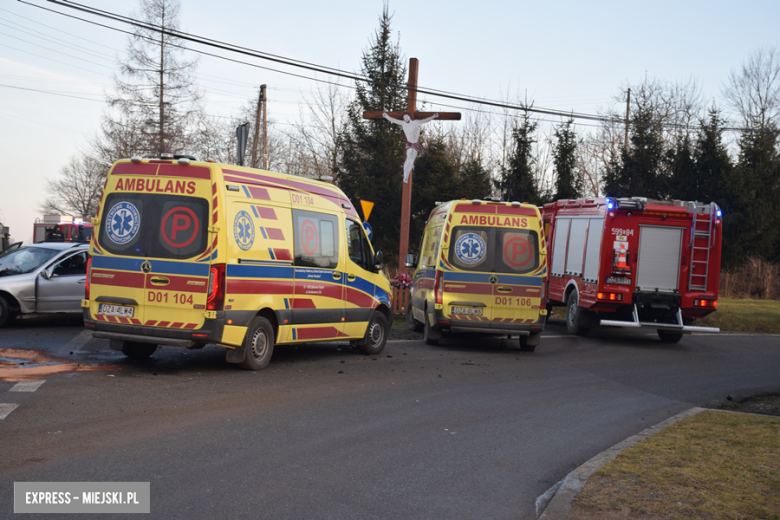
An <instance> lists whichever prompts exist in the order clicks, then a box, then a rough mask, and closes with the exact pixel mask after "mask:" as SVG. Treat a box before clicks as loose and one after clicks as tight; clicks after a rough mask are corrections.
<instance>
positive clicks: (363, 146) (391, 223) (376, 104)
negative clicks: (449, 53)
mask: <svg viewBox="0 0 780 520" xmlns="http://www.w3.org/2000/svg"><path fill="white" fill-rule="evenodd" d="M391 21H392V17H391V16H390V14H389V12H388V6H387V4H385V6H384V9H383V11H382V16H381V17H380V19H379V28H378V29H377V30H376V32H375V34H374V39H373V41H372V42H371V45H370V47H369V48H368V49H367V50H365V51H364V52H363V58H362V65H361V74H362V75H363V76H366V77H367V78H369V82H357V94H356V97H355V99H354V100H353V101H352V103H351V104H350V106H349V109H348V116H347V119H348V122H347V127H346V129H345V131H344V135H343V139H342V140H341V146H342V154H341V164H340V165H339V169H338V175H337V179H338V184H339V187H340V188H341V189H342V190H344V193H345V194H346V195H347V196H348V197H349V198H350V199H351V200H353V201H355V202H357V200H359V199H364V200H370V201H372V202H375V203H376V206H375V207H374V210H373V212H372V214H371V226H372V227H373V230H374V238H373V245H374V248H375V249H382V250H383V251H384V252H385V253H386V256H385V259H386V262H387V263H388V264H389V265H392V262H391V260H392V254H393V252H396V254H397V250H398V238H399V236H400V225H401V222H400V214H401V191H402V184H403V169H402V165H403V163H404V157H405V149H404V134H403V129H402V128H401V127H400V126H399V125H393V124H390V123H388V122H387V121H384V120H364V119H363V111H369V110H382V111H388V112H389V111H403V110H406V89H404V88H400V87H399V85H405V76H406V67H405V66H404V64H403V58H402V56H401V55H400V50H399V47H398V44H393V43H392V41H391V34H392V33H391V30H390V23H391Z"/></svg>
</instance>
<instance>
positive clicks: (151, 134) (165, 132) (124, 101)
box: [108, 0, 201, 156]
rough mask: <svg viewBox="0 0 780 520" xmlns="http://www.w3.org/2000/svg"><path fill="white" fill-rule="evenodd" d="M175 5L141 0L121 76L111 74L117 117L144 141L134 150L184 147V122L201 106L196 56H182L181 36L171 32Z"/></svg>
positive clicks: (186, 138)
mask: <svg viewBox="0 0 780 520" xmlns="http://www.w3.org/2000/svg"><path fill="white" fill-rule="evenodd" d="M179 9H180V5H179V2H178V0H141V14H140V19H141V20H142V21H143V22H144V23H145V26H143V27H138V26H135V28H134V32H133V35H132V36H131V37H130V41H129V42H128V48H127V54H128V57H127V60H126V61H124V62H122V63H120V70H121V74H122V76H123V77H125V78H126V80H123V79H120V77H118V76H117V77H115V78H114V81H115V84H116V90H117V94H116V95H115V96H109V97H108V103H109V106H110V107H112V108H115V109H117V110H118V111H119V113H120V114H121V116H120V117H121V119H122V120H124V121H126V122H127V121H132V122H133V126H134V127H136V128H137V129H138V130H139V133H140V135H141V136H142V137H143V140H142V145H143V147H142V149H141V150H138V151H137V152H140V153H142V154H143V155H148V156H159V154H161V153H163V152H184V151H186V150H187V148H188V146H189V145H190V143H191V140H190V132H191V128H190V126H191V125H189V124H188V122H189V121H191V120H195V119H197V118H196V117H193V116H195V115H196V114H197V113H198V112H199V110H200V109H199V101H200V98H201V94H200V92H199V91H198V90H197V88H196V87H195V83H194V79H193V74H194V71H195V67H196V64H197V61H196V60H195V61H183V60H181V58H180V57H179V55H180V54H181V52H182V50H183V47H182V41H181V39H179V38H177V37H175V36H173V35H171V34H170V31H176V30H178V27H179V22H178V20H179Z"/></svg>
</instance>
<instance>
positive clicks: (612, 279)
mask: <svg viewBox="0 0 780 520" xmlns="http://www.w3.org/2000/svg"><path fill="white" fill-rule="evenodd" d="M607 283H616V284H618V285H631V278H615V277H612V276H610V277H609V278H607Z"/></svg>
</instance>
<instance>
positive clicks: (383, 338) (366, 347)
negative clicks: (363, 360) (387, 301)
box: [357, 311, 388, 356]
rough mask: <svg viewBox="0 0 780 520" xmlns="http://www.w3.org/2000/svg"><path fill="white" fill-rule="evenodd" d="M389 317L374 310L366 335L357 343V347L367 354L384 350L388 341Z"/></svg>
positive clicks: (371, 354) (375, 353) (374, 353)
mask: <svg viewBox="0 0 780 520" xmlns="http://www.w3.org/2000/svg"><path fill="white" fill-rule="evenodd" d="M387 332H388V327H387V318H385V315H384V314H382V313H381V312H379V311H374V312H373V314H372V315H371V321H369V322H368V328H366V335H365V337H364V338H363V339H362V340H360V341H359V342H358V343H357V349H358V350H359V351H360V352H362V353H363V354H365V355H367V356H375V355H377V354H379V353H380V352H382V349H383V348H385V343H387Z"/></svg>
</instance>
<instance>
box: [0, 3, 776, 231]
mask: <svg viewBox="0 0 780 520" xmlns="http://www.w3.org/2000/svg"><path fill="white" fill-rule="evenodd" d="M79 1H80V3H82V4H84V5H88V6H91V7H96V8H100V9H104V10H107V11H111V12H114V13H117V14H121V15H126V16H132V15H133V14H137V13H138V12H139V2H137V1H135V0H124V1H121V2H120V1H105V0H104V1H98V0H79ZM25 2H27V3H24V2H20V1H17V0H2V1H0V157H2V158H3V159H4V162H5V164H4V165H3V167H2V168H0V222H2V223H3V224H4V225H5V226H9V227H10V228H11V234H12V236H13V237H14V238H15V239H16V240H23V241H25V242H26V243H27V242H29V241H30V240H31V238H32V224H33V222H34V220H35V218H39V217H42V216H43V215H42V214H41V213H40V211H39V209H38V207H39V206H40V204H41V203H42V202H43V200H44V199H45V198H46V193H45V191H44V187H45V185H46V180H47V179H54V178H56V177H57V176H58V174H59V172H60V171H61V169H62V168H63V166H65V165H66V164H67V162H68V160H69V159H70V158H71V157H72V156H74V155H77V154H78V153H79V151H80V150H84V149H86V145H87V142H88V139H89V138H90V136H92V135H94V134H95V133H96V132H97V131H98V129H99V125H100V119H101V116H102V115H103V114H104V112H105V107H106V105H105V101H104V99H105V93H106V92H109V91H111V90H112V88H113V78H114V76H115V74H117V73H118V61H119V59H121V58H122V57H123V56H124V52H125V50H126V47H127V35H126V34H123V33H120V32H118V31H114V30H111V29H106V28H102V27H98V26H95V25H92V24H89V23H87V22H84V21H80V20H76V19H72V18H68V17H66V16H63V15H60V14H56V13H53V12H50V11H45V10H43V9H40V8H39V7H44V8H47V9H52V10H55V11H60V12H62V13H67V14H71V15H79V16H83V17H84V18H86V19H89V20H92V21H97V22H101V23H104V22H105V21H104V20H101V19H98V18H95V17H92V16H90V15H80V14H79V13H78V12H75V11H73V10H72V9H69V8H66V7H60V6H58V5H56V4H53V3H51V2H47V1H46V0H25ZM181 4H182V5H181V20H180V27H181V29H182V30H183V31H186V32H189V33H193V34H197V35H199V36H203V37H207V38H212V39H215V40H221V41H225V42H229V43H232V44H236V45H240V46H244V47H248V48H252V49H256V50H259V51H263V52H267V53H271V54H276V55H280V56H284V57H286V58H291V59H296V60H302V61H307V62H310V63H315V64H317V65H322V66H327V67H335V68H339V69H342V70H345V71H350V72H357V71H359V68H360V59H361V55H362V52H363V51H364V50H366V49H367V48H368V46H369V44H370V42H371V38H372V36H373V34H374V33H375V31H376V30H377V28H378V26H379V17H380V15H381V12H382V6H383V3H382V0H341V1H338V2H322V1H315V0H298V1H296V0H288V1H287V2H264V1H255V2H247V1H240V2H239V1H234V0H222V1H221V2H213V1H209V0H182V2H181ZM36 6H39V7H36ZM389 10H390V13H391V14H392V15H393V20H392V26H391V27H392V30H393V32H394V34H395V37H396V38H398V39H399V41H400V47H401V52H402V53H403V55H404V56H405V57H406V59H407V60H408V58H411V57H415V58H418V59H419V60H420V65H419V85H420V87H428V88H432V89H438V90H444V91H449V92H455V93H458V94H464V95H467V96H476V97H484V98H490V99H501V98H506V97H507V96H509V97H510V98H513V99H522V98H527V99H528V101H533V103H534V106H536V107H541V108H550V109H555V110H563V111H574V112H580V113H588V114H596V113H597V112H598V111H599V110H604V109H606V108H608V107H610V106H611V105H612V104H613V103H615V99H616V98H617V97H619V96H621V92H624V90H625V87H626V86H627V85H636V84H639V83H641V82H642V81H643V80H644V78H646V77H647V78H657V79H659V80H662V81H670V82H685V81H688V80H690V79H694V80H696V82H697V84H698V85H699V86H700V88H701V90H702V92H703V94H704V96H705V98H706V99H707V100H708V101H709V100H713V101H715V102H716V103H717V104H718V105H723V104H724V103H723V98H722V90H723V87H724V84H725V82H726V81H727V79H728V75H729V73H730V72H731V71H735V70H737V69H738V68H739V67H740V65H741V64H742V63H743V62H745V61H746V60H747V59H748V58H749V56H750V55H751V53H754V52H756V51H757V50H759V49H761V48H767V47H772V46H779V45H780V37H778V33H777V29H776V25H777V20H779V19H780V2H778V1H777V0H773V1H769V0H767V1H764V0H759V1H747V2H740V3H736V2H725V1H712V0H711V1H703V0H702V1H682V2H681V1H679V0H676V1H665V0H661V1H656V2H652V3H651V2H625V1H623V2H618V1H606V0H604V1H601V0H591V1H589V2H573V1H572V2H538V1H534V2H527V1H517V0H515V1H512V2H508V1H506V0H481V1H479V2H465V1H461V0H427V1H425V2H421V1H419V0H390V1H389ZM111 25H113V26H115V27H118V28H121V29H123V30H127V29H128V26H122V25H120V24H116V23H111ZM199 48H200V47H199ZM204 50H209V51H211V50H210V49H205V48H204ZM223 54H225V55H227V56H231V57H236V56H233V55H230V54H229V53H223ZM192 56H194V54H193V55H189V56H185V58H190V57H192ZM239 59H241V60H245V61H248V62H251V63H253V64H256V65H259V66H261V67H268V68H271V69H276V70H264V69H261V68H257V67H251V66H247V65H240V64H236V63H230V62H227V61H224V60H220V59H217V58H210V57H201V58H200V62H199V65H198V68H197V74H196V76H197V78H198V84H199V86H200V87H201V88H202V89H203V91H204V92H205V95H206V98H205V100H206V102H205V108H206V112H207V113H209V114H212V115H219V116H232V115H234V114H235V113H236V112H237V111H238V109H239V107H241V106H242V105H245V104H247V103H248V101H249V100H250V99H254V98H255V97H256V96H257V91H258V86H259V85H260V84H267V85H268V100H269V101H268V115H269V117H270V118H272V119H274V120H275V121H277V122H278V123H279V124H280V125H287V124H291V123H292V122H294V121H295V120H296V119H297V118H298V114H299V107H300V105H301V103H303V102H305V99H306V98H307V97H308V98H310V97H311V90H312V89H314V88H316V84H315V82H313V81H311V80H308V79H303V78H296V77H293V76H291V75H289V74H284V73H285V72H292V73H296V74H303V75H306V76H312V74H311V73H308V72H306V71H301V70H300V69H294V68H291V67H288V66H283V65H281V66H280V65H277V64H273V63H269V62H265V61H263V60H259V59H253V58H246V57H239ZM317 77H318V78H320V79H327V78H326V77H325V76H322V75H318V76H317ZM341 82H342V83H343V84H345V85H347V84H349V81H348V80H341ZM41 91H43V92H41ZM419 101H427V102H428V104H427V106H428V107H430V109H432V110H440V111H452V110H456V109H455V108H451V107H449V106H442V105H439V104H437V103H445V104H447V105H457V104H459V103H457V102H452V101H447V100H442V99H436V98H432V97H430V96H424V95H421V96H419ZM460 105H461V106H465V105H464V104H463V103H460ZM553 120H554V118H553ZM582 123H584V124H585V123H586V122H585V121H583V122H582ZM451 124H457V123H454V122H453V123H451ZM587 124H588V125H590V124H592V123H587ZM590 129H591V128H590V127H589V126H581V127H579V128H578V131H588V130H590ZM399 168H400V165H399Z"/></svg>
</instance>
